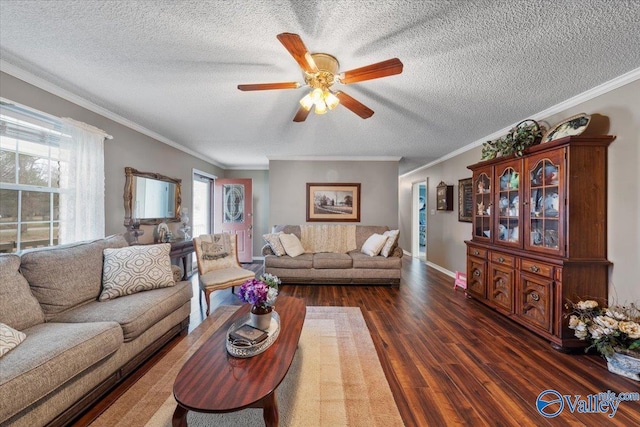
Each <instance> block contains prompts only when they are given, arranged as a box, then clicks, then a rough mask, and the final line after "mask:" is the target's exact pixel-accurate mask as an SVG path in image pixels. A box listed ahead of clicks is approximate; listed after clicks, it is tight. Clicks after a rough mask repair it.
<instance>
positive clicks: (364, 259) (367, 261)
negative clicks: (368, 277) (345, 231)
mask: <svg viewBox="0 0 640 427" xmlns="http://www.w3.org/2000/svg"><path fill="white" fill-rule="evenodd" d="M349 255H351V258H353V268H375V269H395V270H397V269H400V268H402V258H398V257H389V258H385V257H383V256H380V255H378V256H373V257H372V256H369V255H365V254H363V253H361V252H358V251H353V252H349Z"/></svg>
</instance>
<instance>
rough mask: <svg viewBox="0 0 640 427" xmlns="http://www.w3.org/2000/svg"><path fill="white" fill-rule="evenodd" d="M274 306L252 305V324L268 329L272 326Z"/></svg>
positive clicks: (255, 326) (264, 329)
mask: <svg viewBox="0 0 640 427" xmlns="http://www.w3.org/2000/svg"><path fill="white" fill-rule="evenodd" d="M272 310H273V308H272V307H265V308H263V307H260V306H257V305H254V306H253V307H251V326H253V327H254V328H258V329H262V330H263V331H266V330H267V329H269V326H271V311H272Z"/></svg>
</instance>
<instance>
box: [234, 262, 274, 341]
mask: <svg viewBox="0 0 640 427" xmlns="http://www.w3.org/2000/svg"><path fill="white" fill-rule="evenodd" d="M280 283H281V281H280V279H279V278H278V276H274V275H273V274H269V273H265V274H264V275H262V276H260V278H259V279H249V280H247V281H246V282H244V283H243V284H242V285H241V286H240V290H239V291H238V298H239V299H240V301H242V302H248V303H249V304H251V324H252V325H253V326H254V327H256V328H258V329H262V330H267V329H269V325H270V324H271V312H272V311H273V305H274V304H275V303H276V298H278V285H279V284H280Z"/></svg>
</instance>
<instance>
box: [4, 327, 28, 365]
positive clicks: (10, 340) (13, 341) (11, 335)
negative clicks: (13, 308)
mask: <svg viewBox="0 0 640 427" xmlns="http://www.w3.org/2000/svg"><path fill="white" fill-rule="evenodd" d="M26 338H27V335H26V334H25V333H24V332H20V331H16V330H15V329H13V328H12V327H11V326H9V325H5V324H4V323H0V357H2V356H4V355H5V354H7V353H9V352H10V351H11V350H13V349H14V348H16V347H17V346H18V345H19V344H20V343H21V342H22V341H24V340H25V339H26Z"/></svg>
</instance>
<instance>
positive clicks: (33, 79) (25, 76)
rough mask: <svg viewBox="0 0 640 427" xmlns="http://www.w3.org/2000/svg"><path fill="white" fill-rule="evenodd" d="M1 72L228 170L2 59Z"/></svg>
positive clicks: (0, 60)
mask: <svg viewBox="0 0 640 427" xmlns="http://www.w3.org/2000/svg"><path fill="white" fill-rule="evenodd" d="M0 71H2V72H4V73H7V74H9V75H11V76H13V77H15V78H17V79H20V80H22V81H25V82H27V83H29V84H30V85H33V86H35V87H37V88H39V89H42V90H44V91H47V92H49V93H51V94H53V95H55V96H58V97H60V98H62V99H64V100H67V101H69V102H72V103H74V104H76V105H79V106H80V107H82V108H85V109H87V110H89V111H92V112H94V113H96V114H99V115H101V116H103V117H106V118H107V119H109V120H112V121H114V122H116V123H119V124H121V125H123V126H126V127H128V128H129V129H132V130H134V131H136V132H139V133H141V134H143V135H146V136H148V137H150V138H153V139H155V140H157V141H159V142H162V143H163V144H166V145H169V146H171V147H173V148H175V149H177V150H180V151H182V152H184V153H187V154H189V155H191V156H194V157H196V158H199V159H203V160H206V161H208V162H209V163H211V164H212V165H214V166H217V167H219V168H221V169H228V168H227V167H226V166H225V165H223V164H221V163H219V162H218V161H216V160H214V159H212V158H211V157H209V156H206V155H204V154H202V153H198V152H196V151H193V150H191V149H190V148H187V147H185V146H184V145H181V144H179V143H177V142H175V141H172V140H170V139H169V138H167V137H164V136H162V135H160V134H159V133H156V132H154V131H152V130H149V129H147V128H145V127H144V126H141V125H139V124H137V123H135V122H133V121H131V120H129V119H126V118H124V117H122V116H120V115H118V114H116V113H114V112H112V111H110V110H107V109H106V108H104V107H101V106H99V105H97V104H94V103H93V102H91V101H89V100H87V99H85V98H83V97H81V96H78V95H76V94H74V93H71V92H69V91H68V90H66V89H63V88H61V87H60V86H58V85H55V84H53V83H51V82H48V81H47V80H45V79H43V78H41V77H38V76H36V75H34V74H32V73H30V72H28V71H26V70H23V69H22V68H20V67H16V66H15V65H13V64H9V63H8V62H6V61H5V60H2V59H0Z"/></svg>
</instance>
